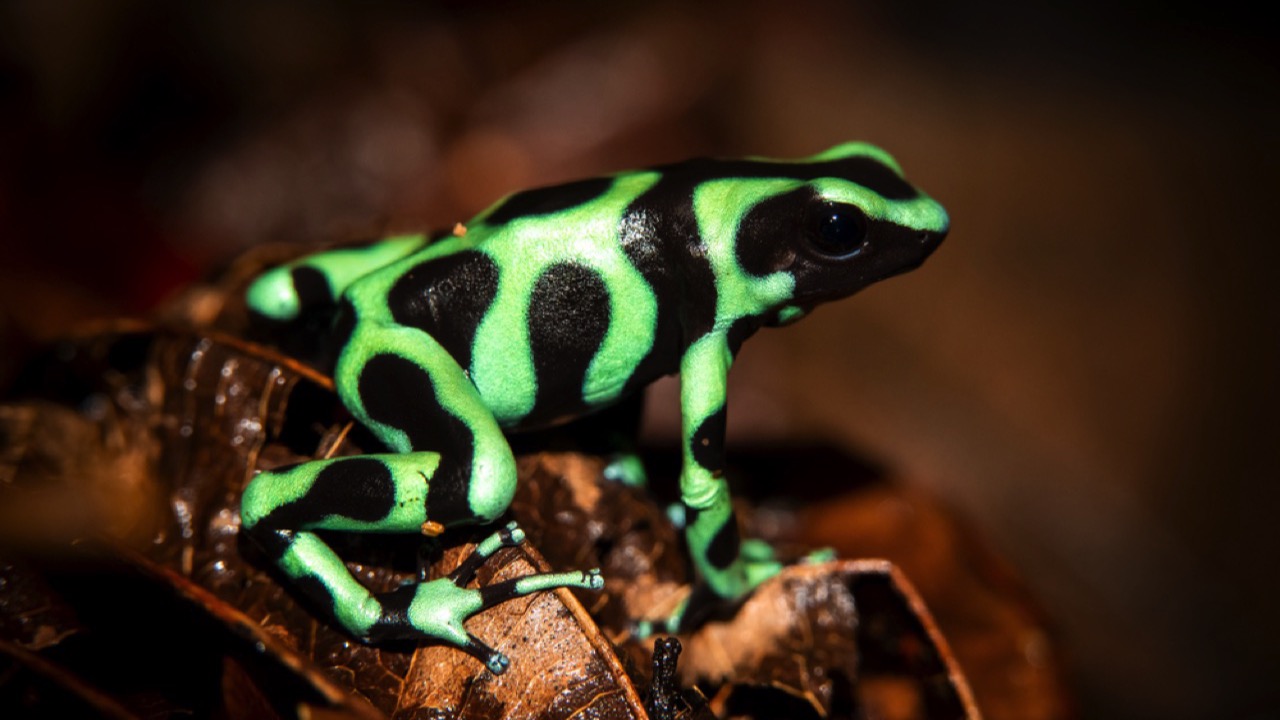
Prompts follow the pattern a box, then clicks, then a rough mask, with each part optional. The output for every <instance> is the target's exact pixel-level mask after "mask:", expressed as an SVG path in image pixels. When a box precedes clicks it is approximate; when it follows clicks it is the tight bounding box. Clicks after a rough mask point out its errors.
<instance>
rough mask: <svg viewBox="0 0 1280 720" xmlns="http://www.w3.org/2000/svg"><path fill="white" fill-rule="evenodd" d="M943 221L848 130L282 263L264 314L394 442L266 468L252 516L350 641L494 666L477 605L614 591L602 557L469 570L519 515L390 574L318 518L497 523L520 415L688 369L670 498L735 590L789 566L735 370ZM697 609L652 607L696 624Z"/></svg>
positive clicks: (555, 191) (247, 499)
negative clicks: (752, 344) (754, 465)
mask: <svg viewBox="0 0 1280 720" xmlns="http://www.w3.org/2000/svg"><path fill="white" fill-rule="evenodd" d="M948 228H949V219H948V215H947V213H946V211H945V210H944V208H943V207H942V206H941V205H940V204H939V203H938V202H937V201H935V200H933V199H932V198H930V197H929V196H927V195H925V194H924V193H923V192H921V191H920V190H918V189H917V188H916V187H915V186H914V185H912V184H910V183H909V182H908V181H907V180H906V179H905V178H904V175H903V172H902V169H901V168H900V166H899V165H898V163H897V162H896V161H895V160H894V159H893V157H892V156H890V155H889V154H888V153H887V152H885V151H884V150H882V149H880V148H879V147H877V146H875V145H872V144H869V143H863V142H847V143H842V144H840V145H837V146H835V147H832V148H830V149H828V150H826V151H823V152H820V153H817V154H815V155H812V156H808V157H804V158H800V159H790V160H787V159H771V158H764V157H746V158H738V159H730V158H710V157H704V158H698V159H693V160H688V161H684V162H678V163H673V164H667V165H658V166H654V167H650V168H646V169H640V170H632V171H626V172H620V173H617V174H613V175H605V176H599V177H594V178H589V179H585V180H577V181H572V182H567V183H562V184H559V185H552V186H547V187H540V188H535V189H531V190H525V191H521V192H516V193H514V194H511V195H508V196H506V197H505V198H503V199H501V200H499V201H497V202H496V203H494V204H493V205H491V206H490V207H488V208H487V209H485V210H483V211H482V212H480V213H479V214H478V215H477V216H475V217H474V218H473V219H471V220H470V221H468V222H466V223H460V224H458V225H456V226H455V227H454V228H453V231H452V232H446V233H440V234H437V235H427V234H407V235H397V236H392V237H389V238H385V239H382V240H379V241H376V242H372V243H369V244H364V245H359V246H355V247H340V248H334V249H329V250H321V251H318V252H315V253H312V254H310V255H305V256H303V257H301V258H298V259H296V260H294V261H291V262H288V263H285V264H283V265H280V266H277V267H274V268H271V269H269V270H267V271H265V272H263V273H262V274H261V275H260V276H259V277H258V278H257V279H256V280H254V281H253V282H252V284H251V285H250V286H249V288H248V290H247V292H246V303H247V305H248V307H249V309H250V311H251V313H252V314H253V315H254V317H255V318H256V319H257V321H258V322H261V323H264V324H266V325H268V326H275V327H288V326H290V325H300V324H302V325H306V326H307V327H309V328H313V329H316V328H318V330H316V332H317V333H319V335H320V338H319V341H318V342H317V346H318V347H320V348H322V349H323V352H322V353H321V354H320V355H319V356H318V357H321V358H322V359H319V360H316V362H317V363H319V364H321V366H322V369H324V370H325V371H327V372H330V373H331V374H332V377H333V378H334V383H335V388H336V391H337V394H338V396H339V399H340V400H341V402H342V404H343V405H344V406H345V407H346V409H347V410H348V411H349V412H350V413H351V415H352V416H353V417H354V418H355V419H356V420H357V421H358V422H359V423H361V424H362V425H363V426H364V427H365V428H367V429H368V430H369V431H370V433H371V434H372V435H373V436H374V437H375V438H376V439H377V440H378V441H379V442H380V443H381V444H382V445H383V446H385V449H386V450H388V451H389V452H386V453H374V454H367V455H356V456H350V457H336V458H326V459H318V460H312V461H308V462H303V463H300V464H296V465H292V466H287V467H278V468H274V469H269V470H265V471H263V472H261V473H259V474H257V475H256V476H254V477H253V478H252V479H251V480H250V481H249V483H248V484H247V486H246V488H245V490H244V493H243V497H242V500H241V505H240V519H241V530H242V533H243V534H245V535H246V536H247V537H248V538H249V539H250V540H251V541H252V542H253V543H254V544H255V545H257V546H258V547H259V548H261V549H262V550H263V551H264V552H265V554H266V556H267V557H268V558H269V559H270V561H271V562H274V563H275V565H276V566H277V568H278V569H279V570H280V571H281V572H282V573H283V575H284V577H285V578H286V579H287V580H288V581H289V582H291V583H292V584H293V586H294V587H295V588H296V589H297V590H298V592H300V593H301V594H302V595H304V596H306V597H308V598H310V599H312V600H313V601H314V602H315V603H316V604H318V605H319V606H321V607H323V608H324V609H325V610H326V611H327V612H328V613H329V614H330V615H331V617H332V618H333V619H334V620H336V622H337V623H338V625H340V626H341V628H342V629H344V630H345V631H346V632H348V633H349V634H350V635H352V636H353V637H355V638H356V639H358V640H361V641H364V642H372V643H379V642H384V641H399V640H418V641H422V640H426V641H435V642H441V643H445V644H448V645H452V646H454V647H456V648H458V649H460V650H462V651H464V652H466V653H468V654H470V655H471V656H473V657H475V658H476V659H477V660H479V661H480V662H481V663H483V664H484V666H485V667H487V668H488V669H489V670H490V671H491V672H493V673H494V674H501V673H502V672H504V671H505V670H506V669H507V668H508V667H509V665H510V660H509V658H507V656H506V655H505V654H503V653H502V652H500V651H499V650H496V649H494V648H492V647H489V646H488V645H486V644H485V643H484V642H482V641H481V640H480V639H478V638H477V637H475V636H474V635H473V634H471V633H470V632H468V631H467V630H466V628H465V627H464V625H463V623H464V622H465V621H466V620H468V619H469V618H470V617H472V616H474V615H476V614H477V613H480V612H483V611H484V610H486V609H488V608H491V607H493V606H495V605H497V604H499V603H502V602H505V601H507V600H511V599H513V598H517V597H524V596H528V595H531V594H534V593H540V592H545V591H549V590H553V589H556V588H581V589H587V590H599V589H601V588H602V586H603V585H602V583H603V580H602V577H601V575H600V572H599V570H598V569H592V570H586V571H569V572H549V573H537V574H533V575H529V576H525V577H521V578H518V579H514V580H505V581H502V582H495V583H492V584H489V585H486V586H480V587H471V586H470V585H471V583H472V581H473V580H474V578H475V576H476V572H477V570H478V569H479V568H480V567H482V566H483V564H484V563H485V562H486V561H487V560H488V558H490V557H492V556H493V554H494V553H496V552H497V551H498V550H499V549H501V548H503V547H510V546H514V545H517V544H519V543H520V542H521V541H522V540H523V538H524V533H523V531H522V530H521V529H520V528H519V526H518V525H516V524H514V523H510V524H506V525H503V526H502V527H501V528H500V529H498V530H497V531H496V532H494V533H492V534H491V535H489V536H487V537H486V538H485V539H484V540H483V541H482V542H480V543H479V544H478V545H477V546H476V548H475V550H474V551H473V552H472V553H471V554H470V555H469V556H467V557H466V558H465V559H464V560H463V562H462V563H461V565H459V566H458V568H457V569H456V570H454V571H453V572H452V573H450V574H448V575H447V576H445V577H439V578H436V579H425V578H419V579H418V580H417V581H416V582H410V583H407V584H405V585H403V586H402V587H399V588H397V589H395V590H392V591H389V592H382V593H374V592H372V591H370V590H369V589H367V588H365V587H364V586H363V585H362V584H361V583H360V582H358V581H357V580H356V579H355V578H354V577H353V576H352V575H351V573H350V572H349V571H348V570H347V568H346V567H345V566H344V564H343V562H342V561H341V559H340V558H339V557H338V556H337V554H336V553H335V552H334V551H333V549H332V548H331V547H329V545H327V544H326V543H325V542H324V541H323V539H322V538H321V536H320V535H319V534H317V531H341V532H355V533H421V534H422V535H424V536H427V537H430V538H434V537H436V536H438V535H440V534H442V533H444V532H445V531H446V530H448V529H452V528H456V527H462V526H477V527H488V526H492V525H495V524H499V523H500V521H501V520H502V518H503V516H504V515H505V513H506V511H507V509H508V506H509V505H510V504H511V501H512V497H513V494H514V492H515V488H516V482H517V480H516V464H515V460H514V455H513V453H512V450H511V445H510V442H509V434H513V433H519V432H521V431H527V430H537V429H541V428H547V427H552V426H555V425H557V424H562V423H565V422H568V421H570V420H574V419H577V418H582V417H583V416H586V415H589V414H591V413H596V412H601V411H603V410H604V409H606V408H610V407H613V406H616V405H618V404H619V403H622V402H623V401H624V399H626V398H631V397H635V396H636V395H637V394H638V393H640V392H641V391H642V390H643V389H644V388H645V387H647V386H648V385H649V384H650V383H652V382H654V381H656V380H658V379H659V378H662V377H665V376H668V375H673V374H678V375H679V378H680V393H679V404H680V415H681V430H680V437H681V472H680V478H679V501H678V503H677V508H678V509H679V510H680V512H679V513H677V514H678V515H679V516H680V518H681V524H682V526H683V528H682V529H683V533H684V538H685V540H686V542H687V553H688V555H689V558H690V564H691V566H692V569H693V574H694V576H695V577H696V587H697V588H698V589H699V590H700V592H701V594H703V595H706V596H709V597H712V598H714V599H717V600H719V601H722V602H724V603H733V602H737V601H741V600H742V599H743V598H745V597H746V596H747V595H748V594H749V593H750V592H751V591H752V590H753V589H754V588H755V587H757V586H758V585H760V584H761V583H762V582H764V581H765V580H767V579H768V578H770V577H772V576H773V575H775V574H777V573H778V572H780V570H781V569H782V566H783V564H782V563H781V562H780V561H779V560H778V559H776V558H775V557H774V555H773V553H772V552H771V550H770V549H769V548H768V547H767V546H764V545H762V544H761V543H759V542H755V541H752V540H750V539H745V540H744V538H743V537H742V534H741V532H740V529H739V523H738V519H737V516H736V515H735V512H734V508H733V503H732V498H731V495H730V491H729V486H728V482H727V479H726V477H725V474H724V467H725V449H724V446H725V433H726V418H727V400H728V398H727V395H728V393H727V390H728V385H727V378H728V374H729V370H730V367H731V366H732V364H733V362H734V360H735V358H736V356H737V354H738V352H739V349H740V348H741V346H742V343H743V341H745V340H746V339H747V338H748V337H750V336H751V335H753V334H754V333H755V332H756V331H757V330H759V329H761V328H764V327H774V326H781V325H787V324H790V323H792V322H795V321H796V320H798V319H800V318H801V317H804V316H805V315H808V314H809V313H810V312H812V311H813V309H814V308H815V307H816V306H818V305H819V304H821V303H824V302H827V301H831V300H836V299H839V298H843V297H846V296H849V295H851V294H853V293H855V292H857V291H858V290H861V289H863V288H865V287H867V286H868V285H870V284H872V283H875V282H877V281H879V280H883V279H886V278H889V277H891V276H894V275H898V274H900V273H903V272H906V271H908V270H911V269H913V268H915V267H918V266H919V265H920V264H921V263H923V262H924V260H925V259H926V258H927V257H929V256H930V255H931V254H932V253H933V251H934V250H935V249H936V248H937V247H938V246H939V244H940V243H941V242H942V240H943V238H944V237H945V236H946V234H947V231H948ZM317 318H319V320H318V321H317ZM624 474H628V475H634V473H624ZM687 609H688V608H687V603H681V604H680V606H679V607H677V608H676V609H675V610H674V611H672V612H671V614H670V617H667V618H665V619H663V620H662V621H661V622H660V623H658V625H659V626H661V627H664V628H668V629H679V628H680V627H681V626H682V624H683V622H684V620H685V619H687V618H688V617H691V616H692V615H691V614H686V611H687ZM650 627H652V626H650Z"/></svg>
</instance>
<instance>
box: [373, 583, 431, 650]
mask: <svg viewBox="0 0 1280 720" xmlns="http://www.w3.org/2000/svg"><path fill="white" fill-rule="evenodd" d="M417 591H418V587H417V586H416V585H405V586H404V587H400V588H396V589H395V590H392V591H391V592H387V593H381V594H379V595H378V605H379V606H381V607H382V615H381V617H379V618H378V620H377V622H375V623H374V624H373V627H370V628H369V634H368V640H369V642H374V643H377V642H385V641H387V640H398V639H403V638H409V637H415V636H419V635H421V634H422V633H421V631H419V630H417V629H416V628H414V627H413V623H411V622H409V606H410V605H411V604H412V603H413V597H414V595H415V594H416V593H417Z"/></svg>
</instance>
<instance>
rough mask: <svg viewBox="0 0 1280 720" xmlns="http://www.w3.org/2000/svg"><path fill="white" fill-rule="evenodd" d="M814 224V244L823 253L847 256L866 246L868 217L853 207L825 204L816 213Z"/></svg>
mask: <svg viewBox="0 0 1280 720" xmlns="http://www.w3.org/2000/svg"><path fill="white" fill-rule="evenodd" d="M814 225H815V227H814V228H813V232H812V242H813V246H814V248H816V249H817V250H818V252H820V253H822V254H823V255H830V256H832V257H847V256H849V255H854V254H857V253H858V252H859V251H861V250H862V249H863V248H864V247H865V246H866V242H867V219H866V217H864V216H863V214H862V213H861V212H859V211H858V210H856V209H854V208H852V207H848V206H843V205H824V206H823V207H821V208H820V209H819V210H818V211H817V213H816V214H815V216H814Z"/></svg>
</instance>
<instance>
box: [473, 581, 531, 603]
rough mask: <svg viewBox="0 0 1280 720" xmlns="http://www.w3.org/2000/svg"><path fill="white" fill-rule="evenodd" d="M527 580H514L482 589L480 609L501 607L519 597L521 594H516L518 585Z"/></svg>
mask: <svg viewBox="0 0 1280 720" xmlns="http://www.w3.org/2000/svg"><path fill="white" fill-rule="evenodd" d="M525 579H527V578H513V579H511V580H503V581H502V582H496V583H492V584H490V585H485V586H484V587H482V588H480V607H481V608H484V609H488V608H491V607H493V606H494V605H501V604H502V603H504V602H506V601H508V600H512V599H514V598H517V597H519V593H517V592H516V584H517V583H518V582H520V581H521V580H525Z"/></svg>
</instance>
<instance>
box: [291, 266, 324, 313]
mask: <svg viewBox="0 0 1280 720" xmlns="http://www.w3.org/2000/svg"><path fill="white" fill-rule="evenodd" d="M289 278H290V280H292V281H293V291H294V292H295V293H297V295H298V307H299V308H301V309H302V311H303V312H306V311H307V310H309V309H311V308H315V307H321V306H327V305H332V304H333V288H331V287H330V286H329V278H327V277H325V276H324V273H322V272H320V271H319V270H317V269H315V268H313V267H310V266H307V265H298V266H297V267H295V268H293V270H291V271H290V272H289Z"/></svg>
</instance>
